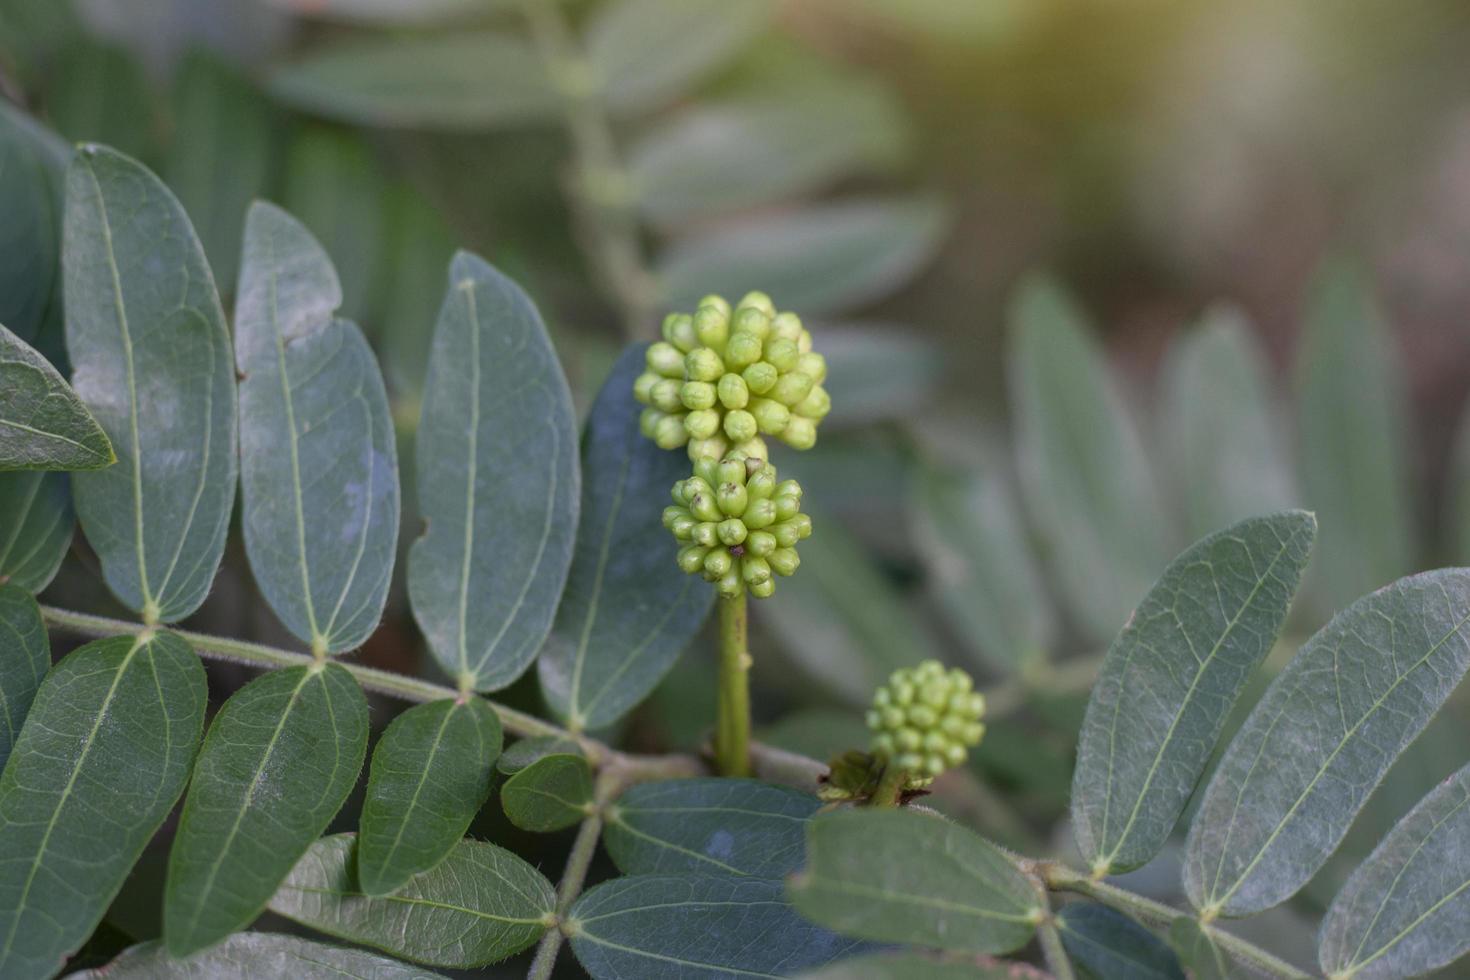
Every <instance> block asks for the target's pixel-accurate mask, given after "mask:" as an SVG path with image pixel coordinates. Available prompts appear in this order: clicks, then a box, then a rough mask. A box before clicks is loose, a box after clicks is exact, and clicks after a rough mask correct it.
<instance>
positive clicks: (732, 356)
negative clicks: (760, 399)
mask: <svg viewBox="0 0 1470 980" xmlns="http://www.w3.org/2000/svg"><path fill="white" fill-rule="evenodd" d="M760 359H761V339H760V337H758V336H756V335H755V334H753V333H751V332H749V331H739V330H737V332H736V333H733V334H731V335H730V340H729V342H728V343H726V344H725V365H726V366H727V367H728V368H729V369H730V370H731V371H741V370H743V369H745V368H747V367H749V366H750V365H752V364H754V363H755V362H757V361H759V360H760ZM745 382H746V384H748V385H750V387H751V389H752V390H754V389H755V388H756V385H755V384H754V382H753V381H752V380H751V379H750V378H749V377H746V378H745ZM772 383H773V384H774V382H772Z"/></svg>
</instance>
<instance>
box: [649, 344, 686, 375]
mask: <svg viewBox="0 0 1470 980" xmlns="http://www.w3.org/2000/svg"><path fill="white" fill-rule="evenodd" d="M646 359H647V361H648V369H649V370H650V371H652V372H654V373H655V374H659V375H662V376H663V377H665V378H677V379H680V380H682V379H683V377H684V355H683V354H681V353H680V352H679V348H677V347H675V346H674V345H673V344H671V343H669V342H668V341H664V340H660V341H658V342H657V343H653V344H649V345H648V354H647V355H646Z"/></svg>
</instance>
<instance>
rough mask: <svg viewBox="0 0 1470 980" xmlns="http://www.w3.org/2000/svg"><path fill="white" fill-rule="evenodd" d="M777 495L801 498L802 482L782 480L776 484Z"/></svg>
mask: <svg viewBox="0 0 1470 980" xmlns="http://www.w3.org/2000/svg"><path fill="white" fill-rule="evenodd" d="M776 496H778V497H795V498H796V499H797V500H800V499H801V484H800V483H797V482H796V481H795V480H782V481H781V482H780V483H778V484H777V485H776Z"/></svg>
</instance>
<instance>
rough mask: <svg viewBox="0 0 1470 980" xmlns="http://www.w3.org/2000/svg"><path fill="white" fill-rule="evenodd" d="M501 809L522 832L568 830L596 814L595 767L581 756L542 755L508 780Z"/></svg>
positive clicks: (502, 793) (503, 787)
mask: <svg viewBox="0 0 1470 980" xmlns="http://www.w3.org/2000/svg"><path fill="white" fill-rule="evenodd" d="M500 806H501V808H502V809H503V810H505V815H506V817H507V818H508V819H509V820H510V822H511V823H513V824H515V825H516V826H517V827H519V828H521V829H522V830H531V831H537V832H540V833H550V832H551V831H554V830H565V829H566V828H567V827H570V826H572V825H573V824H577V823H581V822H582V821H583V820H584V819H586V818H587V817H588V816H589V815H590V814H591V812H592V767H591V766H589V765H588V764H587V760H586V759H584V758H583V757H582V756H580V755H570V754H564V753H557V754H553V755H546V756H542V757H541V758H539V759H537V760H536V761H535V762H533V763H531V764H530V765H529V766H526V767H525V768H524V769H522V770H520V771H519V772H517V773H516V774H515V775H513V776H511V777H510V778H509V779H507V780H506V781H505V785H504V786H502V787H500Z"/></svg>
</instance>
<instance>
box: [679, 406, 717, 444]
mask: <svg viewBox="0 0 1470 980" xmlns="http://www.w3.org/2000/svg"><path fill="white" fill-rule="evenodd" d="M684 430H685V431H686V432H688V433H689V437H690V438H691V439H708V438H709V437H710V436H712V435H715V434H716V433H717V432H719V431H720V413H719V412H717V411H715V410H714V409H712V408H704V409H700V410H699V411H697V412H690V413H689V414H688V415H686V416H684Z"/></svg>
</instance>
